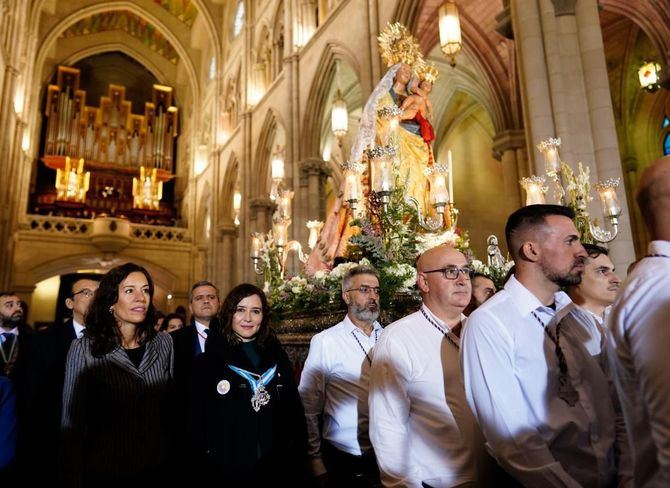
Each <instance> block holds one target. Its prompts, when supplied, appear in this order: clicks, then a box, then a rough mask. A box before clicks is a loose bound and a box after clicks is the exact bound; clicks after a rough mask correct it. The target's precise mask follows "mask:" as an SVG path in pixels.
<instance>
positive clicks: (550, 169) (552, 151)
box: [537, 137, 561, 173]
mask: <svg viewBox="0 0 670 488" xmlns="http://www.w3.org/2000/svg"><path fill="white" fill-rule="evenodd" d="M560 146H561V138H560V137H559V138H556V139H554V138H549V139H546V140H544V141H542V142H540V143H539V144H538V145H537V148H538V149H539V150H540V151H541V152H542V156H544V170H545V171H546V172H547V173H558V172H559V171H560V170H561V157H560V155H559V154H558V148H559V147H560Z"/></svg>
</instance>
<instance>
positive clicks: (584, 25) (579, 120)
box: [511, 0, 635, 268]
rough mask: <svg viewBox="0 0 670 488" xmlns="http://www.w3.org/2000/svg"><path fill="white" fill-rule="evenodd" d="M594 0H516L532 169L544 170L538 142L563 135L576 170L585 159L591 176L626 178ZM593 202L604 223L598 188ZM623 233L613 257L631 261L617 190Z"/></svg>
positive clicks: (567, 159)
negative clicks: (622, 165)
mask: <svg viewBox="0 0 670 488" xmlns="http://www.w3.org/2000/svg"><path fill="white" fill-rule="evenodd" d="M597 8H598V7H597V2H596V0H581V1H579V2H576V0H515V1H512V2H511V13H512V25H513V28H514V38H515V41H516V50H517V58H518V66H519V81H520V84H521V93H522V101H523V108H524V125H525V127H526V134H527V148H528V151H529V152H528V157H529V158H530V159H531V160H532V162H531V164H530V167H531V169H532V171H533V172H534V173H535V174H538V175H542V174H544V167H543V166H544V164H543V161H542V157H541V155H540V153H539V152H538V151H537V150H536V148H535V144H537V143H538V142H539V141H541V140H543V139H546V138H548V137H561V139H562V143H563V144H562V146H561V156H562V159H563V160H564V161H565V162H566V163H568V164H570V165H571V166H573V168H574V169H576V166H577V162H578V161H582V162H583V163H584V164H586V165H588V166H589V167H590V169H591V182H592V183H595V182H596V181H598V180H604V179H606V178H610V177H619V178H622V177H623V172H622V168H621V160H620V155H619V151H618V145H617V135H616V128H615V126H614V117H613V108H612V102H611V96H610V92H609V81H608V77H607V67H606V65H605V51H604V47H603V43H602V32H601V29H600V21H599V18H598V10H597ZM592 195H593V197H594V200H593V202H592V203H591V205H590V206H589V213H590V214H591V216H592V217H593V218H597V219H598V220H599V221H600V222H602V220H603V219H602V215H601V210H600V205H599V201H598V198H597V195H596V194H595V191H593V193H592ZM619 195H620V197H621V203H622V208H623V211H622V215H621V217H620V219H619V227H620V230H619V237H618V238H617V239H616V240H615V241H613V242H612V243H610V245H609V248H610V252H611V254H610V255H611V257H612V260H613V261H614V263H615V264H616V265H617V267H619V268H625V267H626V266H627V265H628V263H630V262H631V261H633V260H634V258H635V256H634V248H633V242H632V234H631V224H630V220H629V217H628V208H627V203H626V201H625V199H624V198H623V192H621V191H620V192H619Z"/></svg>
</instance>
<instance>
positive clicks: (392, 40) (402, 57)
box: [377, 22, 423, 67]
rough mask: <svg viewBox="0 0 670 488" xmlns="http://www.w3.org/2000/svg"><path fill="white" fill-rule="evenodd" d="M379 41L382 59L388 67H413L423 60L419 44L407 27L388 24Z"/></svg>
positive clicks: (398, 24)
mask: <svg viewBox="0 0 670 488" xmlns="http://www.w3.org/2000/svg"><path fill="white" fill-rule="evenodd" d="M377 40H378V41H379V51H380V52H381V55H382V59H383V60H384V62H385V63H386V66H388V67H391V66H393V65H394V64H397V63H405V64H409V65H410V66H411V65H414V64H416V63H417V62H420V61H422V60H423V54H422V53H421V47H420V46H419V43H418V42H417V41H416V39H415V38H414V36H413V35H412V34H410V32H409V30H407V27H405V26H404V25H402V24H401V23H399V22H395V23H393V24H391V23H389V24H387V25H386V28H385V29H384V30H383V31H382V33H381V34H379V37H378V38H377Z"/></svg>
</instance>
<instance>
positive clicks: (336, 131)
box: [330, 90, 349, 142]
mask: <svg viewBox="0 0 670 488" xmlns="http://www.w3.org/2000/svg"><path fill="white" fill-rule="evenodd" d="M330 125H331V129H332V131H333V135H334V136H335V137H336V138H337V140H338V142H339V141H341V140H342V138H343V137H344V136H346V135H347V131H348V130H349V111H348V110H347V102H345V101H344V98H342V94H341V93H340V90H337V92H336V93H335V100H334V101H333V109H332V111H331V113H330Z"/></svg>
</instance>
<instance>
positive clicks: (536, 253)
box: [521, 241, 540, 263]
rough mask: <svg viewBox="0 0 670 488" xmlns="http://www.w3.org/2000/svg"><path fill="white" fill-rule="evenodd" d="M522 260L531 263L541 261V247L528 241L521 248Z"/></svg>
mask: <svg viewBox="0 0 670 488" xmlns="http://www.w3.org/2000/svg"><path fill="white" fill-rule="evenodd" d="M521 258H522V259H525V260H526V261H530V262H533V263H535V262H537V261H538V260H539V259H540V245H539V244H538V243H537V242H534V241H526V242H524V243H523V245H522V246H521Z"/></svg>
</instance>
